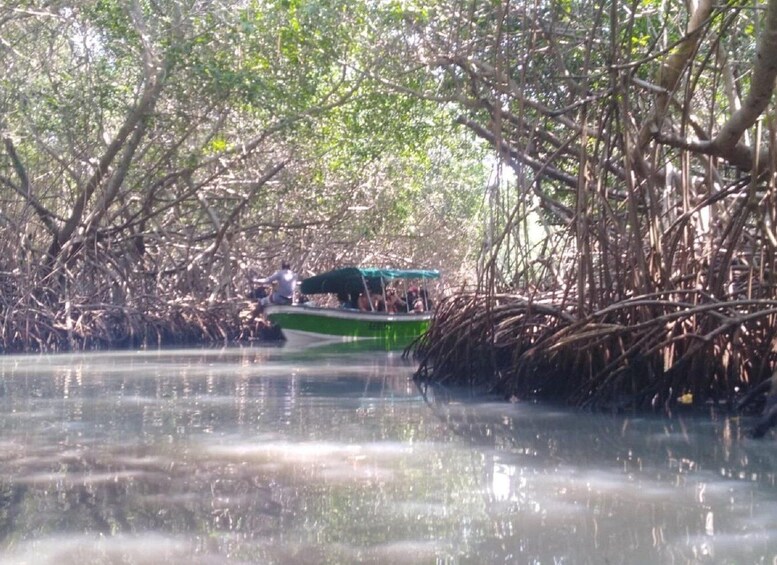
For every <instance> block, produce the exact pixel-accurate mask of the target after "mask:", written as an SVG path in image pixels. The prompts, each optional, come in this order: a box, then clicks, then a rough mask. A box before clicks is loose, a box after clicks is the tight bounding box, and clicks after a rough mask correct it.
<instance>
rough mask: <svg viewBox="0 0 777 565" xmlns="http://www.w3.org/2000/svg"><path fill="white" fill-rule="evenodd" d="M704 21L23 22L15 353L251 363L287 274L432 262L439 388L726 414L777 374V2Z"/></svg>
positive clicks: (9, 289)
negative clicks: (248, 356)
mask: <svg viewBox="0 0 777 565" xmlns="http://www.w3.org/2000/svg"><path fill="white" fill-rule="evenodd" d="M687 6H688V5H687V4H686V3H682V2H672V1H671V0H670V1H662V2H656V1H654V0H645V1H643V2H637V3H622V2H619V1H617V0H614V1H612V2H609V3H589V2H585V1H577V0H572V1H567V0H558V1H553V2H549V3H542V2H540V3H533V4H527V3H510V2H460V1H451V0H436V1H431V2H429V1H425V2H416V1H413V0H405V1H399V0H395V1H390V2H370V1H360V0H349V1H346V2H327V1H322V0H283V1H266V2H262V1H258V0H242V1H234V2H231V1H228V0H220V1H219V0H210V1H206V0H200V1H197V0H180V1H179V0H160V1H143V0H134V1H131V2H119V1H117V0H86V1H83V2H77V3H76V2H64V1H59V2H58V1H52V2H30V1H21V0H12V1H11V2H10V3H6V4H5V5H4V6H3V7H2V8H0V26H1V29H2V41H0V53H2V57H3V62H4V63H5V64H4V65H3V66H2V67H0V68H2V71H0V73H2V74H1V75H0V83H1V84H2V92H0V96H1V98H0V120H2V127H0V130H1V131H2V137H3V148H2V153H0V198H2V216H0V229H2V230H3V234H4V236H5V237H3V238H2V243H1V244H0V276H1V277H2V304H1V305H0V308H1V309H2V310H1V311H0V313H2V316H3V320H2V336H1V343H0V345H2V347H3V348H4V349H5V350H12V349H34V348H58V347H68V346H80V347H83V346H90V345H93V344H98V343H99V342H106V343H109V344H112V345H115V344H117V343H120V342H122V341H130V342H137V341H143V340H146V341H149V340H151V341H155V340H166V339H168V338H170V337H172V336H190V337H191V338H192V339H202V338H203V337H204V338H206V339H231V338H234V337H237V336H239V335H240V334H241V331H245V328H241V327H240V320H239V317H238V315H237V313H238V312H239V310H240V308H241V305H242V304H243V303H242V298H243V297H244V296H245V294H246V293H247V292H248V290H249V284H248V280H249V278H250V277H251V276H252V275H253V274H254V273H257V272H267V271H269V270H271V269H274V268H275V267H276V266H277V264H278V262H279V261H280V260H281V259H282V258H284V259H289V260H291V261H292V263H293V265H294V267H295V268H296V269H297V270H299V271H300V272H302V274H303V275H304V274H309V273H311V272H315V271H318V270H320V269H323V268H328V267H332V266H339V265H343V264H349V263H354V264H377V265H387V264H390V265H392V266H396V267H403V266H410V265H412V266H423V267H428V268H440V269H442V270H443V271H444V272H445V274H446V278H447V280H448V281H450V282H451V283H453V285H454V287H455V288H461V292H457V293H453V294H452V295H451V296H450V298H448V299H447V300H446V301H443V302H442V304H441V307H440V309H439V312H438V316H437V321H436V323H435V325H434V327H433V329H432V332H431V333H430V334H429V335H428V336H426V338H425V339H424V340H423V341H422V342H420V343H419V344H418V347H417V353H418V354H419V355H420V356H421V369H422V371H421V372H422V374H424V375H427V376H431V375H433V374H434V375H436V376H437V377H439V378H443V379H446V380H449V381H454V382H469V383H471V382H478V381H479V379H486V380H488V381H489V382H493V375H497V376H498V378H497V388H498V389H499V390H502V391H503V392H505V393H506V394H510V395H516V396H518V397H523V396H529V395H539V396H553V397H562V398H565V399H568V400H572V401H574V402H576V403H580V404H612V403H617V404H637V405H654V406H655V405H660V406H664V405H667V404H668V403H672V402H674V401H676V399H677V398H683V399H685V400H686V401H687V400H689V399H690V400H692V401H694V402H702V401H706V400H730V399H731V398H732V397H733V396H734V395H735V393H736V391H737V390H741V389H743V388H744V387H747V386H749V385H752V384H755V383H758V382H760V381H762V380H764V379H765V378H767V377H768V376H769V375H771V373H772V370H773V369H774V366H775V364H776V363H777V358H776V357H775V353H774V351H773V350H774V346H773V342H774V340H775V337H777V335H775V331H774V328H775V324H774V317H775V313H777V296H775V289H776V286H775V276H777V275H776V274H775V265H774V257H775V249H777V235H776V233H775V228H774V226H775V224H776V223H777V206H776V204H777V191H775V186H774V180H775V177H774V172H775V150H774V147H775V143H776V142H775V140H776V139H777V124H776V123H775V114H774V106H773V104H772V103H771V100H772V92H773V89H774V84H775V77H776V76H777V60H775V58H774V55H773V54H774V53H775V52H777V0H767V1H765V2H761V3H755V4H752V3H750V4H744V3H739V2H736V1H734V2H730V3H726V4H714V3H712V2H711V1H709V0H701V1H700V2H698V3H696V4H693V5H692V10H691V11H690V12H689V11H688V7H687ZM484 148H489V149H490V151H489V152H488V153H487V152H486V151H485V150H484ZM490 162H494V163H496V165H495V168H494V171H493V174H491V173H492V171H490V170H489V167H488V166H487V163H490ZM465 283H466V284H465Z"/></svg>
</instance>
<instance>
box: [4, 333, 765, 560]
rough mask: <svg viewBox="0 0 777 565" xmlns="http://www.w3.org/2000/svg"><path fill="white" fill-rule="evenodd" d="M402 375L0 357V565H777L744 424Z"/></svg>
mask: <svg viewBox="0 0 777 565" xmlns="http://www.w3.org/2000/svg"><path fill="white" fill-rule="evenodd" d="M412 370H413V367H412V366H411V365H410V364H408V363H407V362H406V361H404V360H402V359H401V358H399V357H398V356H396V355H391V354H386V353H385V352H378V353H375V352H373V353H369V352H366V353H365V352H359V353H350V354H339V353H337V352H328V351H326V350H321V351H317V352H315V353H311V352H310V351H302V352H299V351H298V352H295V351H288V350H284V349H260V348H251V349H227V350H221V351H200V350H196V351H194V350H192V351H167V352H154V353H111V354H108V353H105V354H91V355H62V356H44V357H5V358H2V357H0V377H2V378H1V379H0V408H1V409H0V430H2V435H0V562H2V563H36V564H37V563H52V564H54V563H56V564H68V563H73V564H77V565H84V564H86V563H160V562H167V563H186V564H187V565H188V564H192V563H194V564H198V563H223V562H235V563H325V562H327V563H502V562H509V563H705V562H710V563H712V562H714V563H719V562H731V563H756V562H757V563H760V562H772V561H773V560H774V558H775V556H776V555H777V504H776V503H777V491H775V469H777V447H775V442H774V441H766V442H755V441H752V440H748V439H745V438H744V437H743V434H742V433H741V429H742V428H741V427H740V422H739V421H738V420H737V419H731V418H726V417H718V418H711V419H710V418H699V419H694V418H690V417H688V418H675V419H673V420H666V419H658V418H647V417H639V418H635V417H621V416H619V417H611V416H602V415H590V414H580V413H577V412H571V411H566V410H560V409H555V408H549V407H540V406H535V405H526V404H505V403H502V402H494V403H473V402H471V401H445V402H442V401H440V400H439V399H438V400H437V401H435V400H434V399H433V398H427V399H424V398H423V397H422V396H421V395H420V394H419V392H418V391H417V390H416V388H415V387H414V386H413V385H412V383H411V382H410V380H409V377H410V375H411V373H412ZM742 427H744V426H742Z"/></svg>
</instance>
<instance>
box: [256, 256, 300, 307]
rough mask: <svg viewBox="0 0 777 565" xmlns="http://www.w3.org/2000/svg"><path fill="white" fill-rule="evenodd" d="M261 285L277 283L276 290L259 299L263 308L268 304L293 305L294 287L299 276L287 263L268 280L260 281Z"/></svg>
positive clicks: (282, 264) (284, 262)
mask: <svg viewBox="0 0 777 565" xmlns="http://www.w3.org/2000/svg"><path fill="white" fill-rule="evenodd" d="M256 282H258V283H259V284H272V283H276V286H275V288H274V289H273V290H272V292H270V293H269V294H268V295H267V296H265V297H264V298H261V299H259V304H260V305H261V306H267V305H268V304H287V305H288V304H292V303H293V302H294V287H295V286H296V284H297V275H296V273H294V271H292V270H291V265H289V263H287V262H286V261H283V262H282V263H281V268H280V269H279V270H277V271H275V272H274V273H273V274H272V275H270V276H269V277H267V278H264V279H259V280H258V281H256Z"/></svg>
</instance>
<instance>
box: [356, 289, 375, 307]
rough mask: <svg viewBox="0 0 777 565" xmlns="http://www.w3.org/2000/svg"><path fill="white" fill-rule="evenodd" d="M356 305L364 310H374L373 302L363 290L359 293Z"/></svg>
mask: <svg viewBox="0 0 777 565" xmlns="http://www.w3.org/2000/svg"><path fill="white" fill-rule="evenodd" d="M356 305H357V306H358V308H359V310H361V311H362V312H371V311H372V304H371V303H370V299H369V298H368V297H367V295H366V294H365V293H363V292H362V293H361V294H360V295H359V298H358V299H357V301H356Z"/></svg>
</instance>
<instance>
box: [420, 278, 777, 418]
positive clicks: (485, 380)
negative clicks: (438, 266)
mask: <svg viewBox="0 0 777 565" xmlns="http://www.w3.org/2000/svg"><path fill="white" fill-rule="evenodd" d="M776 316H777V301H774V300H755V299H752V300H745V299H743V300H736V301H720V300H717V299H715V298H714V297H712V296H710V295H708V294H706V293H703V292H702V291H699V290H682V291H674V292H665V293H656V294H652V295H643V296H637V297H633V298H629V299H627V300H623V301H620V302H617V303H614V304H612V305H610V306H607V307H605V308H602V309H600V310H597V311H595V312H593V313H591V314H589V315H586V316H582V317H579V318H578V317H576V316H575V315H574V314H573V313H572V312H571V311H570V310H569V309H567V308H564V307H561V306H555V305H553V304H549V303H545V302H542V301H530V300H525V299H522V298H519V297H515V296H510V295H496V296H492V297H487V296H483V295H478V294H462V295H457V296H454V297H451V298H448V299H446V300H443V301H442V302H441V303H440V305H439V307H438V310H437V314H436V318H435V321H434V323H433V325H432V327H431V328H430V330H429V332H428V333H427V334H426V335H425V336H423V338H422V339H420V340H419V341H418V342H416V344H414V351H415V354H416V356H417V357H418V358H419V359H420V368H419V371H418V373H417V378H418V379H420V380H425V381H428V380H435V381H436V382H440V383H447V384H468V385H476V386H477V385H480V386H488V387H490V388H491V389H492V390H493V391H494V392H498V393H501V394H504V395H505V396H508V397H517V398H522V399H526V398H539V399H552V400H561V401H564V402H568V403H570V404H573V405H576V406H587V407H610V408H613V407H614V408H624V407H636V408H650V407H653V408H657V407H669V406H671V405H673V404H675V403H677V402H678V401H680V402H683V403H690V402H693V403H694V404H702V403H705V402H715V403H730V402H732V401H733V399H734V397H735V396H737V394H738V393H739V391H740V390H743V389H744V388H745V387H748V386H750V385H754V384H756V383H758V382H760V381H763V380H764V379H765V378H767V377H768V376H770V375H771V373H772V368H773V366H774V364H775V361H776V360H777V359H775V355H774V353H773V352H772V349H773V348H772V345H773V341H774V339H775V334H776V333H777V332H776V331H775V323H774V322H775V317H776Z"/></svg>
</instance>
